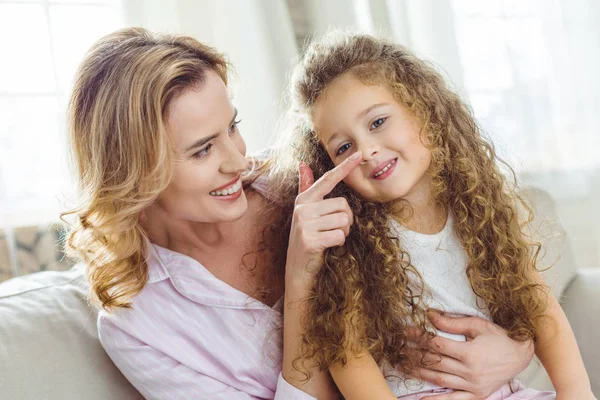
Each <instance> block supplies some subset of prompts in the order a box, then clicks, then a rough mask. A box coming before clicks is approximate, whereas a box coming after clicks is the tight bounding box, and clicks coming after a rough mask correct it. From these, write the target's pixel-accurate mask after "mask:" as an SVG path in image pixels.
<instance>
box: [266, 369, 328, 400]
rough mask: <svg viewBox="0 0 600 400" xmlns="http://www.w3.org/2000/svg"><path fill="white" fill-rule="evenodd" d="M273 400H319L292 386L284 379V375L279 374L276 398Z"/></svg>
mask: <svg viewBox="0 0 600 400" xmlns="http://www.w3.org/2000/svg"><path fill="white" fill-rule="evenodd" d="M273 400H317V398H316V397H312V396H311V395H310V394H308V393H306V392H303V391H302V390H300V389H298V388H297V387H295V386H292V385H290V384H289V383H288V382H287V381H286V380H285V379H284V378H283V375H281V373H279V379H277V391H276V392H275V398H274V399H273Z"/></svg>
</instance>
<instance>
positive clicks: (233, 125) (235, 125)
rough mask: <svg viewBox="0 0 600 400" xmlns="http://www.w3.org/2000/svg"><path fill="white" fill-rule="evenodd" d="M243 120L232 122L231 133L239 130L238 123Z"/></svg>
mask: <svg viewBox="0 0 600 400" xmlns="http://www.w3.org/2000/svg"><path fill="white" fill-rule="evenodd" d="M240 122H242V120H241V119H238V120H237V121H233V124H231V126H230V127H229V133H230V134H231V133H234V132H236V131H237V130H238V124H239V123H240Z"/></svg>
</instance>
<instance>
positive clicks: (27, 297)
mask: <svg viewBox="0 0 600 400" xmlns="http://www.w3.org/2000/svg"><path fill="white" fill-rule="evenodd" d="M523 194H524V195H525V196H526V197H528V198H529V199H531V200H532V201H533V203H534V205H535V208H536V211H537V216H538V217H537V219H536V225H535V226H536V227H537V228H536V234H537V235H540V236H542V237H543V238H544V242H545V244H546V249H547V251H546V254H545V255H544V258H543V260H544V261H545V262H546V263H552V262H553V261H555V260H556V259H557V257H558V256H559V255H561V257H560V260H558V262H556V264H555V265H554V267H553V268H552V269H550V270H549V271H547V272H546V273H545V276H546V279H547V281H548V282H549V283H550V285H551V287H552V290H553V292H554V293H555V295H557V296H560V298H561V300H562V305H563V308H564V310H565V312H566V313H567V316H568V317H569V320H570V321H571V325H572V326H573V329H574V331H575V335H576V337H577V341H578V343H579V346H580V350H581V353H582V355H583V358H584V361H585V364H586V367H587V370H588V373H589V376H590V379H591V381H592V388H593V391H594V393H595V395H596V396H597V397H600V344H599V343H598V342H599V339H600V334H599V333H598V332H600V268H579V267H578V266H576V265H575V264H574V258H573V256H572V254H571V248H570V245H569V239H568V237H567V235H566V234H565V232H564V230H563V229H562V227H561V226H560V224H559V223H558V222H557V221H556V220H555V215H556V214H555V212H554V205H553V202H552V199H551V198H550V197H549V196H548V195H547V194H545V193H544V192H541V191H539V190H535V189H531V190H526V191H524V192H523ZM86 296H87V284H86V281H85V278H84V275H83V267H82V266H79V265H78V266H75V267H73V269H71V270H70V271H66V272H40V273H36V274H31V275H26V276H23V277H18V278H13V279H11V280H9V281H7V282H4V283H2V284H1V285H0V399H6V400H29V399H32V400H34V399H35V400H59V399H60V400H71V399H72V400H81V399H86V400H109V399H110V400H120V399H140V398H142V397H141V395H140V394H139V393H138V392H137V391H136V390H135V389H134V388H133V387H132V386H131V385H130V384H129V383H128V382H127V380H126V379H125V378H124V377H123V375H121V373H120V372H119V370H118V369H117V368H116V367H115V366H114V365H113V364H112V362H111V361H110V359H109V358H108V356H107V355H106V354H105V353H104V351H103V349H102V347H101V346H100V343H99V342H98V339H97V335H96V313H97V312H96V310H94V309H93V308H92V307H90V306H89V304H88V301H87V297H86ZM521 379H522V381H523V382H524V383H525V385H527V386H530V387H534V388H538V389H551V385H550V383H549V380H548V378H547V375H546V374H545V371H544V369H543V368H541V367H540V365H539V363H538V362H537V361H535V360H534V361H533V362H532V364H531V365H530V366H529V367H528V369H527V370H525V371H524V372H523V373H522V374H521Z"/></svg>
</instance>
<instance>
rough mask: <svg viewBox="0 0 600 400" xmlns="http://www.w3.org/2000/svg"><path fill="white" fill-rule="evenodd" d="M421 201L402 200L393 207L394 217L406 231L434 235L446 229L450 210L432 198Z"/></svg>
mask: <svg viewBox="0 0 600 400" xmlns="http://www.w3.org/2000/svg"><path fill="white" fill-rule="evenodd" d="M420 200H421V201H414V200H413V201H412V202H411V201H407V200H401V201H399V202H398V204H397V205H394V206H393V207H392V217H393V218H394V220H396V221H397V222H398V223H399V224H400V225H402V226H403V227H405V228H406V229H408V230H410V231H413V232H417V233H422V234H425V235H434V234H436V233H438V232H440V231H441V230H442V229H444V226H446V220H447V219H448V209H447V208H446V207H445V206H443V205H442V204H440V203H439V202H437V201H436V200H435V199H433V198H431V197H427V198H421V199H420Z"/></svg>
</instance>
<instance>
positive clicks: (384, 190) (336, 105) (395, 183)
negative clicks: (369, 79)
mask: <svg viewBox="0 0 600 400" xmlns="http://www.w3.org/2000/svg"><path fill="white" fill-rule="evenodd" d="M311 117H312V121H313V124H314V129H315V131H316V133H317V135H318V137H319V140H320V141H321V143H322V144H323V146H324V147H325V149H326V150H327V153H328V154H329V157H330V158H331V160H332V161H333V163H334V164H335V165H338V164H339V163H341V162H342V161H343V160H344V159H346V158H347V157H348V156H350V155H351V154H352V153H354V152H355V151H358V150H361V151H362V154H363V163H362V164H361V165H360V166H359V167H358V168H356V169H355V170H354V171H352V172H351V173H350V174H349V175H348V176H347V177H346V179H344V182H345V183H346V184H347V185H348V186H350V187H351V188H353V189H354V190H356V191H357V192H358V193H359V194H360V195H361V196H362V197H364V198H365V199H367V200H369V201H376V202H389V201H393V200H398V199H401V198H402V199H405V200H408V201H411V202H412V203H416V202H419V201H420V200H424V199H427V198H428V196H429V176H428V174H427V170H428V168H429V164H430V162H431V152H430V151H429V149H428V148H427V147H426V145H425V143H423V141H422V140H421V138H420V135H419V130H420V124H419V122H418V121H417V119H416V118H414V117H413V116H412V115H411V114H410V112H409V111H408V110H407V109H406V108H405V107H404V106H403V105H401V104H400V103H399V102H398V101H397V100H396V99H395V98H394V96H393V94H392V92H391V91H390V89H388V88H387V87H386V86H384V85H365V84H364V83H362V82H361V81H360V80H358V79H357V78H355V77H354V76H352V75H351V74H345V75H342V76H340V77H339V78H337V79H335V80H334V81H333V82H331V83H330V84H329V86H327V88H326V90H325V91H324V92H323V94H322V95H321V96H320V97H319V98H318V99H317V101H316V102H315V104H314V107H313V111H312V115H311ZM424 140H426V139H424Z"/></svg>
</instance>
